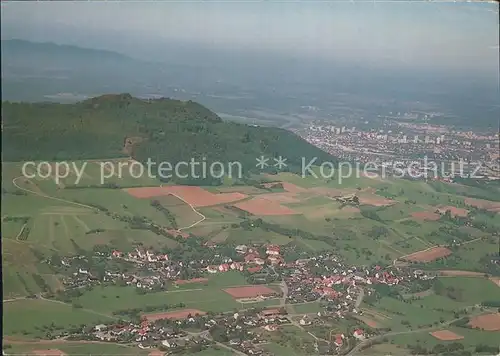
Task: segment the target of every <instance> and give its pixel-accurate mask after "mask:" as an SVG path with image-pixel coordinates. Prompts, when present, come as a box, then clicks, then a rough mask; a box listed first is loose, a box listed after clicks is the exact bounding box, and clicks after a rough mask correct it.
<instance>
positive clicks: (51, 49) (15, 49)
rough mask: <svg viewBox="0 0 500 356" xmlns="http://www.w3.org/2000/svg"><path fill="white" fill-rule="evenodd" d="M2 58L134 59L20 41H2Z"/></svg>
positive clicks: (111, 52) (71, 46) (66, 46)
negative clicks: (35, 54)
mask: <svg viewBox="0 0 500 356" xmlns="http://www.w3.org/2000/svg"><path fill="white" fill-rule="evenodd" d="M1 45H2V57H3V56H4V55H7V56H11V55H13V54H19V53H23V52H25V53H29V52H30V53H33V52H38V53H46V54H48V53H50V54H51V55H74V56H97V55H99V56H104V57H105V58H106V59H114V60H130V61H135V59H133V58H131V57H129V56H126V55H124V54H121V53H118V52H114V51H109V50H105V49H94V48H84V47H79V46H73V45H67V44H57V43H54V42H32V41H27V40H21V39H9V40H2V42H1Z"/></svg>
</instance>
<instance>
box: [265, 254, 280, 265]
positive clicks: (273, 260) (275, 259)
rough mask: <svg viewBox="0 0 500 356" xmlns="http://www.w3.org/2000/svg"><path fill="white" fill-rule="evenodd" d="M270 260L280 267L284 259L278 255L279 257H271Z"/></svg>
mask: <svg viewBox="0 0 500 356" xmlns="http://www.w3.org/2000/svg"><path fill="white" fill-rule="evenodd" d="M268 260H269V262H270V263H271V264H273V265H279V264H281V263H283V258H282V257H281V256H280V255H278V256H276V255H271V256H269V258H268Z"/></svg>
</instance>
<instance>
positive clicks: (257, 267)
mask: <svg viewBox="0 0 500 356" xmlns="http://www.w3.org/2000/svg"><path fill="white" fill-rule="evenodd" d="M247 271H248V272H249V273H257V272H260V271H262V267H261V266H256V267H250V268H248V269H247Z"/></svg>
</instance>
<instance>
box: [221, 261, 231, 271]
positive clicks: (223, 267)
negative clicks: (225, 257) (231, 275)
mask: <svg viewBox="0 0 500 356" xmlns="http://www.w3.org/2000/svg"><path fill="white" fill-rule="evenodd" d="M229 269H230V267H229V265H228V264H227V263H224V264H221V265H220V266H219V271H221V272H227V271H229Z"/></svg>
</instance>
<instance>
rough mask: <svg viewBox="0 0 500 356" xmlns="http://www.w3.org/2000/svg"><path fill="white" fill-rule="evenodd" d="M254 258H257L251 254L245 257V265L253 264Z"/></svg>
mask: <svg viewBox="0 0 500 356" xmlns="http://www.w3.org/2000/svg"><path fill="white" fill-rule="evenodd" d="M256 258H257V256H256V255H254V254H253V253H251V254H249V255H246V256H245V262H246V263H249V262H254V261H255V259H256Z"/></svg>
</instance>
